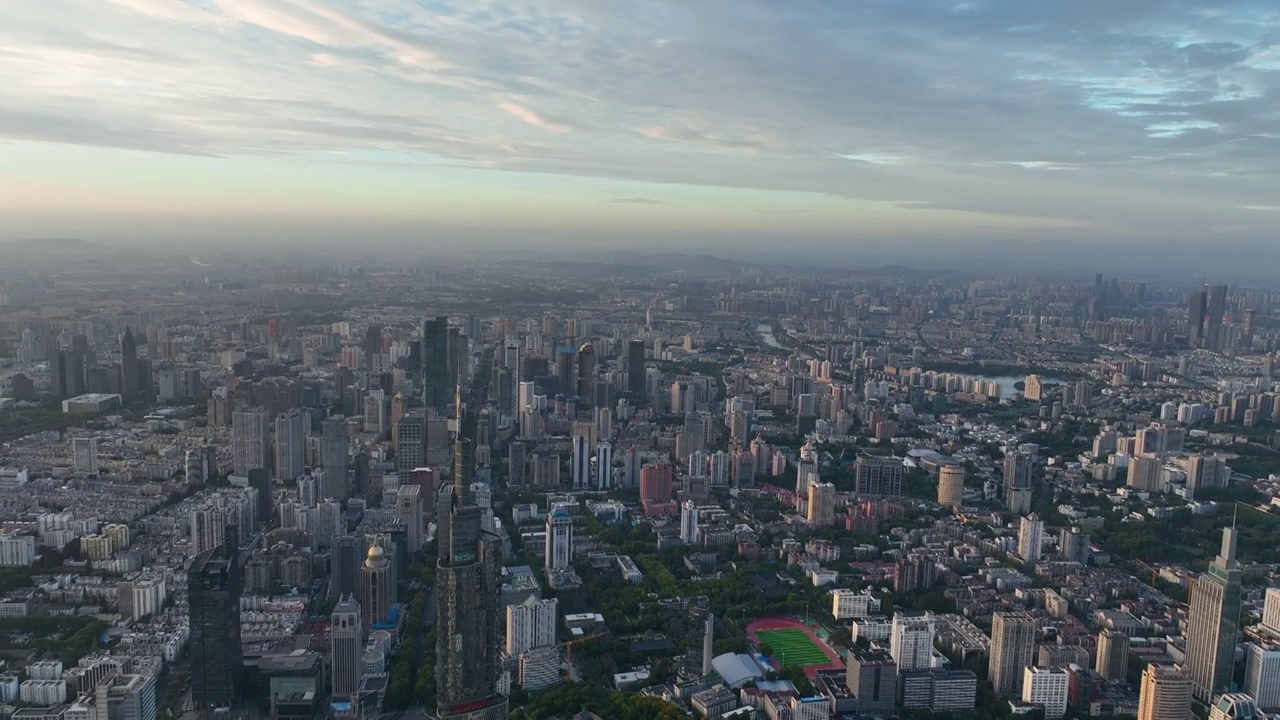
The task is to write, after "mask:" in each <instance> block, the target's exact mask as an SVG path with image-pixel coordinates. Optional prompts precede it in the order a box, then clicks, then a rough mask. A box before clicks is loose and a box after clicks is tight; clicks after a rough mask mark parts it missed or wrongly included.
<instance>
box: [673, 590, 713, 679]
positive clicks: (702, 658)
mask: <svg viewBox="0 0 1280 720" xmlns="http://www.w3.org/2000/svg"><path fill="white" fill-rule="evenodd" d="M715 630H716V617H715V615H713V614H712V613H711V601H710V600H709V599H707V598H706V597H699V598H695V599H693V600H691V601H690V604H689V608H688V610H686V611H685V621H684V631H683V633H682V635H683V636H684V643H685V653H684V655H683V656H682V657H681V658H680V668H679V670H678V672H679V675H680V677H682V678H684V679H686V680H697V679H698V678H703V677H706V676H707V675H710V674H711V669H712V668H711V659H712V658H713V657H714V656H715V651H714V649H713V648H714V645H715Z"/></svg>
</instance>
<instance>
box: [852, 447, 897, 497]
mask: <svg viewBox="0 0 1280 720" xmlns="http://www.w3.org/2000/svg"><path fill="white" fill-rule="evenodd" d="M902 473H903V466H902V459H901V458H896V457H879V456H876V455H859V456H858V459H857V462H856V463H855V465H854V478H855V481H856V492H857V493H858V494H859V495H869V496H871V497H899V496H901V495H902Z"/></svg>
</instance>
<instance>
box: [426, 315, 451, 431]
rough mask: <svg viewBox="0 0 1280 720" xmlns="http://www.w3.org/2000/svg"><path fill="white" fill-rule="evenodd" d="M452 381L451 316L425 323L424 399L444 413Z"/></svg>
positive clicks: (447, 405)
mask: <svg viewBox="0 0 1280 720" xmlns="http://www.w3.org/2000/svg"><path fill="white" fill-rule="evenodd" d="M453 387H454V386H453V384H451V383H450V382H449V318H448V317H446V316H439V317H436V318H435V319H433V320H427V321H425V322H423V323H422V403H423V404H424V405H426V406H427V408H428V409H431V410H435V411H436V412H438V413H440V414H444V413H445V412H447V411H448V410H449V400H450V398H451V395H452V393H451V390H452V389H453Z"/></svg>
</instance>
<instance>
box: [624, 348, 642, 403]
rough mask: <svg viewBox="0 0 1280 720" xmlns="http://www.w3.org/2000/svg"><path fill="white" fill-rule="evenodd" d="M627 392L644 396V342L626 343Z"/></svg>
mask: <svg viewBox="0 0 1280 720" xmlns="http://www.w3.org/2000/svg"><path fill="white" fill-rule="evenodd" d="M627 392H629V393H632V394H633V395H643V394H644V341H643V340H628V341H627Z"/></svg>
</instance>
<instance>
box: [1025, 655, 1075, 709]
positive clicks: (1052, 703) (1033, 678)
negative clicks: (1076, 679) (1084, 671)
mask: <svg viewBox="0 0 1280 720" xmlns="http://www.w3.org/2000/svg"><path fill="white" fill-rule="evenodd" d="M1069 681H1070V677H1069V676H1068V674H1067V671H1066V670H1065V669H1063V668H1039V667H1026V668H1023V671H1022V701H1023V702H1028V703H1035V704H1036V705H1040V706H1042V707H1044V716H1045V718H1047V719H1048V720H1057V718H1060V717H1062V716H1064V715H1066V714H1067V690H1068V687H1069V686H1070V682H1069Z"/></svg>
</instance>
